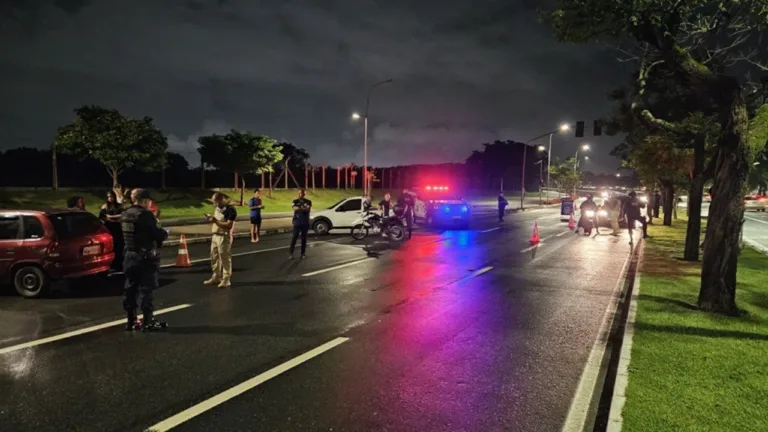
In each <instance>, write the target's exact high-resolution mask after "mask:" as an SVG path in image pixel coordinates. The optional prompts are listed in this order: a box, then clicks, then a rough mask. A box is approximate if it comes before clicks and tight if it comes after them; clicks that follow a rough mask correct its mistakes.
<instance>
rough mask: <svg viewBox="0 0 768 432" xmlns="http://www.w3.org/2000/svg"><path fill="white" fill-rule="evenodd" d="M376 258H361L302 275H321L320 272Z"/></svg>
mask: <svg viewBox="0 0 768 432" xmlns="http://www.w3.org/2000/svg"><path fill="white" fill-rule="evenodd" d="M375 259H376V258H373V257H369V258H363V259H360V260H356V261H351V262H348V263H344V264H339V265H336V266H333V267H328V268H325V269H322V270H317V271H313V272H310V273H304V274H303V275H301V276H303V277H309V276H315V275H319V274H322V273H327V272H329V271H334V270H338V269H342V268H345V267H351V266H353V265H357V264H360V263H364V262H366V261H372V260H375Z"/></svg>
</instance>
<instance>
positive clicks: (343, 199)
mask: <svg viewBox="0 0 768 432" xmlns="http://www.w3.org/2000/svg"><path fill="white" fill-rule="evenodd" d="M346 200H347V198H342V199H341V200H339V201H338V202H337V203H335V204H334V205H332V206H330V207H328V209H327V210H330V209H332V208H334V207H336V206H337V205H339V204H341V203H343V202H344V201H346Z"/></svg>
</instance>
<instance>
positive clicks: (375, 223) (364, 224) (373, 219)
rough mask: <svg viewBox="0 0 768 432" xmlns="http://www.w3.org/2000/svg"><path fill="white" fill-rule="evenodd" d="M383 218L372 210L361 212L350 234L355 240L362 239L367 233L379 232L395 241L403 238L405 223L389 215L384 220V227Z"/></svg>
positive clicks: (374, 233)
mask: <svg viewBox="0 0 768 432" xmlns="http://www.w3.org/2000/svg"><path fill="white" fill-rule="evenodd" d="M384 225H385V223H384V218H383V217H381V216H380V215H378V214H376V213H372V212H369V211H368V212H365V213H363V215H362V217H361V218H360V219H359V220H358V221H357V222H356V223H355V225H353V226H352V229H351V230H350V234H352V238H354V239H355V240H362V239H364V238H366V237H368V235H369V234H373V235H376V234H381V233H382V232H383V233H384V234H386V235H388V236H389V237H391V238H392V239H393V240H395V241H401V240H403V239H405V225H404V224H403V221H402V220H400V218H398V217H396V216H391V217H389V218H388V219H387V221H386V226H387V227H386V229H384Z"/></svg>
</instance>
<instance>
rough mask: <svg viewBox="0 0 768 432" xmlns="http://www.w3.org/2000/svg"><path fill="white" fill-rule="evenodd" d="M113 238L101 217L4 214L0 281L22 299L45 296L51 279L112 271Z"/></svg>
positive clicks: (54, 213) (26, 212)
mask: <svg viewBox="0 0 768 432" xmlns="http://www.w3.org/2000/svg"><path fill="white" fill-rule="evenodd" d="M114 259H115V251H114V244H113V242H112V235H111V234H110V233H109V231H108V230H107V229H106V228H105V227H104V225H103V224H102V223H101V221H99V219H98V218H97V217H96V216H94V215H92V214H90V213H87V212H84V211H75V210H49V211H32V210H0V283H9V282H10V283H11V284H13V286H14V287H15V288H16V292H18V293H19V294H20V295H21V296H23V297H27V298H37V297H41V296H43V295H45V294H46V292H47V291H48V288H49V286H50V282H51V280H55V279H71V278H79V277H84V276H90V275H96V274H100V273H107V272H108V271H109V268H110V265H111V264H112V261H113V260H114Z"/></svg>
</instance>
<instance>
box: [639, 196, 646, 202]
mask: <svg viewBox="0 0 768 432" xmlns="http://www.w3.org/2000/svg"><path fill="white" fill-rule="evenodd" d="M640 201H642V202H644V203H647V202H648V197H640Z"/></svg>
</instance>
